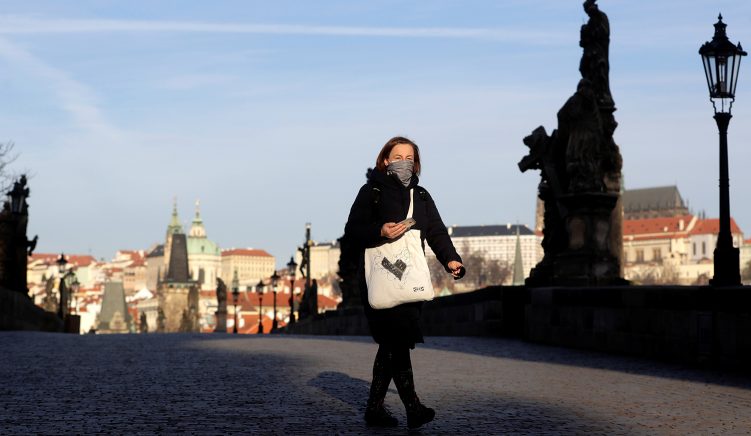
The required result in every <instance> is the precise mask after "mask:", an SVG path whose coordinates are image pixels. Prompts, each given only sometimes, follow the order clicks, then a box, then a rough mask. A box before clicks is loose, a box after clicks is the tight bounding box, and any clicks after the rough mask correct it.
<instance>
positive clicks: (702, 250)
mask: <svg viewBox="0 0 751 436" xmlns="http://www.w3.org/2000/svg"><path fill="white" fill-rule="evenodd" d="M701 254H702V256H706V255H707V243H706V242H702V243H701Z"/></svg>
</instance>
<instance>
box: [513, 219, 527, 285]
mask: <svg viewBox="0 0 751 436" xmlns="http://www.w3.org/2000/svg"><path fill="white" fill-rule="evenodd" d="M511 284H512V285H514V286H521V285H523V284H524V265H523V264H522V242H521V237H520V236H519V225H518V224H517V225H516V251H515V253H514V276H513V281H512V283H511Z"/></svg>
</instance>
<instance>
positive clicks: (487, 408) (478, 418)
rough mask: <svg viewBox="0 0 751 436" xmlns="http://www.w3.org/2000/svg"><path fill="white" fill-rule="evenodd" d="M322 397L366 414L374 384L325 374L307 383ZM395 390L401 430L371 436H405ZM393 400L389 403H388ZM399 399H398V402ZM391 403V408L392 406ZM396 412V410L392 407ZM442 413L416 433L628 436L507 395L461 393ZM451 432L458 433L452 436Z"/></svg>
mask: <svg viewBox="0 0 751 436" xmlns="http://www.w3.org/2000/svg"><path fill="white" fill-rule="evenodd" d="M308 386H313V387H315V388H317V389H319V390H320V391H321V392H322V393H323V394H324V395H327V396H330V397H332V398H335V399H337V400H338V401H341V402H343V403H347V404H349V405H350V406H351V407H352V408H355V409H357V410H358V412H359V413H363V412H364V410H363V409H364V404H365V399H366V398H367V397H368V392H369V387H370V382H369V381H365V380H362V379H358V378H353V377H350V376H349V375H347V374H345V373H341V372H335V371H325V372H321V373H319V374H318V376H316V377H315V378H313V379H311V380H310V381H309V382H308ZM391 386H392V387H391V388H390V389H389V394H388V395H387V405H388V406H392V407H390V410H391V412H392V414H393V415H394V416H395V417H396V418H397V419H399V421H400V423H401V424H402V425H401V426H400V427H398V428H394V429H368V430H369V432H370V433H373V434H405V433H406V430H405V428H404V423H405V422H406V416H405V412H404V410H403V408H402V407H401V405H400V404H399V403H398V400H396V399H395V397H396V396H397V395H398V394H397V392H396V390H395V389H394V388H393V384H392V385H391ZM389 396H390V398H389ZM396 398H398V397H396ZM389 403H390V404H389ZM395 404H397V406H395V407H394V405H395ZM433 406H434V407H437V408H438V410H437V411H438V416H437V421H436V422H434V423H431V424H428V425H427V426H425V428H424V429H423V430H421V431H413V432H412V434H414V433H422V432H424V433H425V434H436V433H440V434H443V433H444V432H451V433H454V434H457V433H459V432H461V433H466V434H556V435H565V434H582V433H583V432H588V431H592V432H595V433H603V432H608V433H613V432H617V433H618V434H629V432H628V429H627V428H625V427H624V428H619V427H620V426H618V425H617V424H614V423H613V422H608V423H605V422H602V421H601V420H598V419H596V418H594V417H588V416H583V415H582V412H581V411H573V410H569V409H567V408H565V407H561V406H560V405H554V404H547V403H544V402H540V401H536V400H533V399H529V398H516V397H511V396H506V395H503V394H498V395H488V394H485V393H468V392H462V393H461V394H459V395H456V396H455V397H454V398H453V399H451V400H448V401H442V402H440V404H434V405H433ZM449 429H454V431H450V430H449Z"/></svg>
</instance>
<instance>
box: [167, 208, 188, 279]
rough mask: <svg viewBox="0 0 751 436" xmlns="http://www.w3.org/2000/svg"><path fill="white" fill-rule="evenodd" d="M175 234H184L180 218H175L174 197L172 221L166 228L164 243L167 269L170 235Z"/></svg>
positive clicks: (170, 247) (170, 249) (169, 253)
mask: <svg viewBox="0 0 751 436" xmlns="http://www.w3.org/2000/svg"><path fill="white" fill-rule="evenodd" d="M176 233H184V232H183V225H182V224H180V217H178V216H177V197H175V199H174V201H173V203H172V219H171V220H170V223H169V225H168V226H167V235H166V241H165V243H164V265H165V266H167V267H169V264H170V256H171V253H172V235H174V234H176Z"/></svg>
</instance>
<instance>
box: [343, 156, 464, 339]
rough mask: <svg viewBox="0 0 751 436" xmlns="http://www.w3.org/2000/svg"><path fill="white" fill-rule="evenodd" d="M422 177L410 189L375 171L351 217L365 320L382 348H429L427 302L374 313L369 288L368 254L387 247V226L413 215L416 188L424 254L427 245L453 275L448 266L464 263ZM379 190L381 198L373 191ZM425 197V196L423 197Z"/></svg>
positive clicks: (347, 231)
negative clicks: (424, 324)
mask: <svg viewBox="0 0 751 436" xmlns="http://www.w3.org/2000/svg"><path fill="white" fill-rule="evenodd" d="M417 183H418V178H417V176H413V177H412V181H411V182H410V184H409V186H407V187H406V188H405V187H404V185H402V183H401V182H400V181H399V180H398V179H397V178H396V177H392V176H387V175H386V174H385V173H384V172H382V171H379V170H373V171H372V172H371V174H370V179H369V180H368V182H367V183H366V184H365V185H363V187H362V188H360V192H358V194H357V198H355V202H354V204H352V208H351V209H350V212H349V218H348V219H347V225H346V226H345V229H344V233H345V235H347V238H348V239H349V240H350V241H352V243H356V244H358V245H359V249H360V251H359V253H360V260H359V267H358V268H359V274H358V275H359V277H360V290H361V292H362V297H363V298H362V301H363V305H364V306H365V315H366V316H367V318H368V324H369V325H370V332H371V335H372V336H373V339H374V340H375V341H376V342H377V343H379V344H397V345H407V346H409V347H410V348H414V347H415V343H417V342H424V340H423V336H422V331H421V330H420V313H421V311H422V304H423V303H422V302H417V303H407V304H402V305H399V306H396V307H392V308H390V309H378V310H376V309H373V308H372V307H370V305H369V304H368V297H367V286H366V284H365V262H364V249H365V248H370V247H374V246H376V245H379V244H380V243H383V242H384V241H386V240H387V238H385V237H383V236H381V227H383V225H384V224H385V223H387V222H395V223H398V222H399V221H402V220H404V219H405V218H406V217H407V212H408V209H409V199H410V195H409V191H410V189H412V188H414V195H413V202H414V204H413V211H412V218H414V219H415V221H416V223H415V225H414V226H413V227H412V229H415V230H420V239H421V241H422V246H423V251H424V250H425V242H426V241H427V242H428V245H429V246H430V248H431V249H432V250H433V252H434V253H435V255H436V258H437V259H438V261H439V262H440V263H441V265H443V266H444V268H445V269H446V271H447V272H449V269H448V266H447V264H448V263H449V262H450V261H452V260H455V261H458V262H461V261H462V260H461V257H459V254H457V252H456V249H455V248H454V244H453V243H452V242H451V238H450V237H449V234H448V231H447V230H446V226H445V225H444V224H443V221H442V220H441V216H440V215H439V214H438V209H437V208H436V206H435V203H434V202H433V199H432V198H431V197H430V194H428V193H427V191H426V190H425V189H424V188H422V187H420V186H419V185H418V184H417ZM374 187H375V188H378V193H375V192H374V190H373V188H374ZM420 192H424V194H423V195H420Z"/></svg>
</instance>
